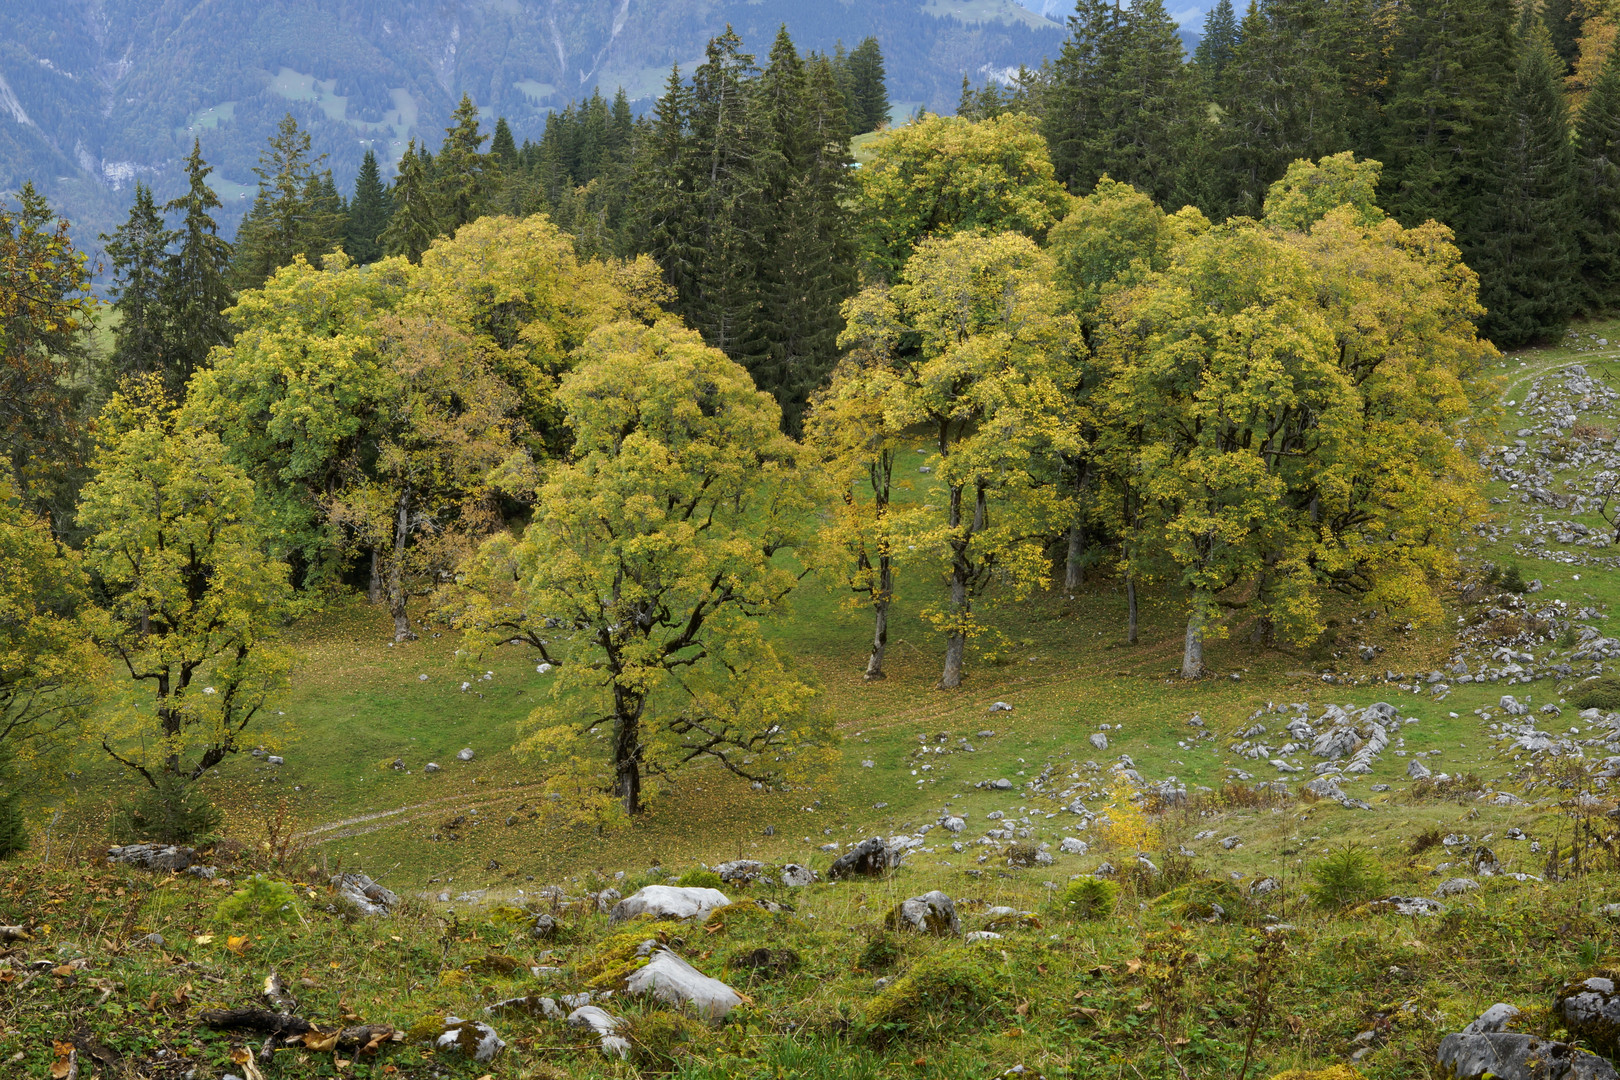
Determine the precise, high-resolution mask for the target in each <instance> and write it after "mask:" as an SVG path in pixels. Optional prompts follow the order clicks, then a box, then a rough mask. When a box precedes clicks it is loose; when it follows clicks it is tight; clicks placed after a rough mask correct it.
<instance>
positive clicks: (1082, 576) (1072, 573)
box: [1063, 521, 1086, 596]
mask: <svg viewBox="0 0 1620 1080" xmlns="http://www.w3.org/2000/svg"><path fill="white" fill-rule="evenodd" d="M1085 554H1086V527H1085V526H1084V525H1082V524H1080V523H1079V522H1078V521H1076V522H1074V523H1073V524H1072V525H1070V526H1069V554H1068V558H1067V559H1065V560H1064V566H1063V588H1064V589H1065V590H1067V591H1068V593H1069V594H1070V595H1071V596H1072V595H1073V594H1074V590H1076V589H1078V588H1079V587H1080V586H1082V585H1084V584H1085V583H1086V568H1085V566H1084V565H1083V564H1082V563H1081V560H1082V559H1083V558H1085Z"/></svg>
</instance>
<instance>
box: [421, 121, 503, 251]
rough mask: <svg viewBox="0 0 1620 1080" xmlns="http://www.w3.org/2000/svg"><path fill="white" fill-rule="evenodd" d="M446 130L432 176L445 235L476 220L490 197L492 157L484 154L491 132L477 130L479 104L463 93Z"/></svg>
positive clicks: (441, 228) (440, 228)
mask: <svg viewBox="0 0 1620 1080" xmlns="http://www.w3.org/2000/svg"><path fill="white" fill-rule="evenodd" d="M451 119H452V120H453V121H454V123H452V124H451V126H450V127H447V128H445V129H444V145H443V146H442V147H441V148H440V149H439V156H438V158H437V160H436V161H435V162H434V169H433V178H434V185H435V187H436V189H437V202H438V205H439V229H438V231H439V232H441V233H444V234H445V235H454V233H455V231H456V230H457V229H459V228H461V227H462V226H463V225H465V224H467V223H468V222H469V221H473V220H476V219H477V218H478V217H479V216H481V215H482V214H483V213H484V206H485V204H486V203H487V202H488V200H489V196H490V166H489V159H488V158H487V157H486V156H485V155H484V154H483V153H481V152H480V151H481V148H482V147H483V145H484V140H485V139H487V138H489V136H488V135H485V134H482V133H481V132H480V131H479V130H478V107H477V106H475V105H474V104H473V102H472V98H471V97H469V96H467V95H465V94H463V95H462V97H461V104H460V105H458V106H457V107H456V111H455V115H454V116H453V117H451Z"/></svg>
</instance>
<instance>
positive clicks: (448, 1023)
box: [433, 1016, 506, 1061]
mask: <svg viewBox="0 0 1620 1080" xmlns="http://www.w3.org/2000/svg"><path fill="white" fill-rule="evenodd" d="M433 1045H434V1047H435V1048H436V1049H438V1050H453V1051H458V1052H460V1053H461V1054H462V1055H464V1056H466V1057H468V1058H471V1059H472V1060H473V1061H494V1060H495V1058H496V1057H497V1056H498V1055H499V1054H500V1052H501V1051H502V1050H504V1049H506V1043H505V1042H504V1041H503V1040H502V1039H501V1037H500V1036H499V1035H497V1034H495V1029H494V1028H492V1027H490V1026H489V1025H488V1024H486V1023H484V1022H483V1021H482V1020H463V1019H461V1018H460V1017H458V1016H447V1017H445V1018H444V1029H443V1030H442V1031H441V1032H440V1033H439V1034H438V1035H437V1036H435V1037H434V1039H433Z"/></svg>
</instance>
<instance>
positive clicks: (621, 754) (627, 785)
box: [613, 708, 641, 816]
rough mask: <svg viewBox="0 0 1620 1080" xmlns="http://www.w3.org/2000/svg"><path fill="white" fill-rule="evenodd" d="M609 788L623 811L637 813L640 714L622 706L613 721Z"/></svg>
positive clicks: (631, 813)
mask: <svg viewBox="0 0 1620 1080" xmlns="http://www.w3.org/2000/svg"><path fill="white" fill-rule="evenodd" d="M613 790H614V792H616V793H617V794H618V796H619V802H620V804H621V805H623V806H624V812H625V813H626V814H628V815H631V816H634V815H636V814H639V813H641V716H640V710H639V708H638V709H637V711H636V713H635V714H627V713H626V712H625V711H623V710H622V709H621V710H620V712H619V715H618V717H617V718H616V719H615V720H614V721H613Z"/></svg>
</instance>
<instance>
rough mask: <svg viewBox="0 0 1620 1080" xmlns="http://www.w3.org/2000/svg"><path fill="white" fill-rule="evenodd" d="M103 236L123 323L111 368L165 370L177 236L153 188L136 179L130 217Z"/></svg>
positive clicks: (116, 371)
mask: <svg viewBox="0 0 1620 1080" xmlns="http://www.w3.org/2000/svg"><path fill="white" fill-rule="evenodd" d="M101 239H102V240H103V241H105V242H106V245H107V257H108V258H109V259H110V260H112V269H113V281H112V296H113V304H112V306H113V310H114V311H116V312H118V325H117V326H115V327H114V328H113V352H112V358H111V368H112V374H113V375H114V376H115V377H116V378H123V377H124V376H127V375H144V374H147V373H148V372H154V371H157V372H161V371H163V370H164V367H165V353H166V352H167V341H166V340H165V335H166V331H167V327H166V325H165V320H164V310H163V293H164V269H165V267H166V265H167V263H168V248H169V243H170V241H171V239H172V237H171V235H170V233H169V230H168V229H167V228H166V227H165V226H164V224H163V218H162V216H161V215H160V214H159V213H158V209H157V206H156V205H155V204H154V203H153V202H152V189H151V188H149V187H147V186H146V185H145V184H142V183H137V184H136V185H135V203H134V205H133V206H131V207H130V210H129V218H128V220H126V221H125V222H124V223H123V224H122V225H120V226H118V228H117V229H116V230H114V232H113V234H112V235H111V236H108V235H107V234H105V233H103V234H102V236H101Z"/></svg>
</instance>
